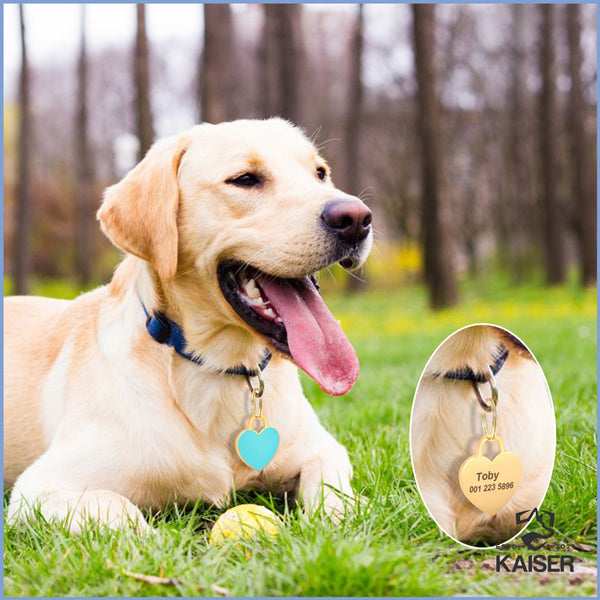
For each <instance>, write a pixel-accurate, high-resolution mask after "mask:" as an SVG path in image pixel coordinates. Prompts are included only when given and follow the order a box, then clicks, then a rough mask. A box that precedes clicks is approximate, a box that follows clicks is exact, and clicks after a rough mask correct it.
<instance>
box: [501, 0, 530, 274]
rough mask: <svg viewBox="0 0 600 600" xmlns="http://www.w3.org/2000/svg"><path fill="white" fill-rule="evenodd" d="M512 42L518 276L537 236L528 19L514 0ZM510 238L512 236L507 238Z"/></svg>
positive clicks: (511, 172) (509, 152)
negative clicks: (529, 132)
mask: <svg viewBox="0 0 600 600" xmlns="http://www.w3.org/2000/svg"><path fill="white" fill-rule="evenodd" d="M510 10H511V13H512V43H511V48H510V70H511V73H512V81H511V84H510V88H509V98H508V104H509V123H508V144H507V148H506V157H507V163H508V164H507V167H508V177H507V184H508V185H507V188H508V189H507V196H508V197H507V201H508V207H507V209H508V211H507V212H508V214H509V223H510V225H509V230H510V234H511V235H510V243H508V244H507V250H508V252H509V255H510V260H511V263H512V264H511V267H512V272H513V275H514V277H515V280H516V281H518V282H521V281H523V280H524V278H525V272H526V260H527V255H528V253H529V245H530V240H531V239H532V237H533V231H532V228H531V223H532V222H533V220H534V219H533V217H532V210H531V197H530V194H529V191H530V185H529V175H528V172H529V160H528V156H527V146H528V135H527V122H526V120H527V110H526V106H525V90H524V82H525V73H524V65H525V35H526V32H525V21H524V17H525V15H524V11H525V10H526V7H525V6H523V5H522V4H513V5H511V7H510ZM507 241H508V240H507Z"/></svg>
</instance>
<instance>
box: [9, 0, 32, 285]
mask: <svg viewBox="0 0 600 600" xmlns="http://www.w3.org/2000/svg"><path fill="white" fill-rule="evenodd" d="M19 20H20V25H21V76H20V80H19V171H18V172H19V177H18V184H17V186H18V187H17V207H16V223H15V239H14V250H13V278H14V283H15V294H26V293H27V291H28V276H29V269H30V261H31V248H30V237H31V231H30V230H31V180H30V177H31V175H30V171H29V166H30V164H31V109H30V99H29V63H28V59H27V42H26V39H25V35H26V32H25V16H24V10H23V5H22V4H19Z"/></svg>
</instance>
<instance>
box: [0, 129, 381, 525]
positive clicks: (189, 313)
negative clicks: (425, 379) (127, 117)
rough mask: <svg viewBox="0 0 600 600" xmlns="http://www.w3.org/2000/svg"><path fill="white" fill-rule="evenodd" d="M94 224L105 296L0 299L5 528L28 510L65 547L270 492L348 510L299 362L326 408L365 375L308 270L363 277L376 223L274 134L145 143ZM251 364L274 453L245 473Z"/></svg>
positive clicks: (207, 134) (298, 138)
mask: <svg viewBox="0 0 600 600" xmlns="http://www.w3.org/2000/svg"><path fill="white" fill-rule="evenodd" d="M98 218H99V220H100V223H101V227H102V230H103V231H104V232H105V234H106V235H107V236H108V237H109V238H110V240H111V241H112V242H113V243H114V244H115V245H116V246H117V247H118V248H120V249H121V250H123V251H125V252H126V253H127V256H126V258H125V259H124V260H123V262H122V263H121V264H120V265H119V266H118V268H117V269H116V272H115V275H114V277H113V279H112V281H111V283H110V284H109V285H108V286H103V287H101V288H99V289H96V290H94V291H92V292H89V293H87V294H83V295H82V296H80V297H79V298H77V299H76V300H73V301H64V300H53V299H45V298H34V297H13V298H8V299H6V301H5V306H4V323H5V347H4V357H5V359H4V360H5V364H4V373H5V388H4V392H5V395H4V428H5V429H4V477H5V486H13V490H12V495H11V499H10V507H9V518H11V519H15V518H23V517H25V516H26V515H28V514H30V513H31V511H32V509H33V507H35V506H36V505H37V506H39V507H40V508H41V512H42V514H43V515H44V517H46V518H65V517H68V518H69V523H70V527H71V529H72V530H74V531H77V530H78V529H80V527H81V524H82V522H83V520H84V519H86V518H88V517H93V518H95V519H98V520H99V521H100V522H102V523H106V524H108V525H110V526H112V527H118V526H121V525H123V524H126V523H130V522H132V521H133V522H134V523H135V524H136V525H137V526H138V527H139V528H142V529H143V528H146V527H147V525H146V523H145V521H144V519H143V517H142V513H141V512H140V508H143V509H161V508H164V507H165V506H167V505H169V503H172V502H174V501H186V500H191V501H195V500H197V499H199V498H202V499H204V500H206V501H210V502H214V503H223V502H226V500H227V498H228V495H229V493H230V491H231V490H232V489H236V490H245V489H257V490H266V489H273V488H278V489H283V490H292V489H293V490H294V491H296V492H297V493H298V494H299V496H300V497H301V499H302V500H303V501H304V502H305V504H307V505H308V506H315V505H316V504H318V503H319V502H321V501H323V502H324V505H325V508H326V509H327V510H328V511H329V512H330V513H332V512H336V511H339V510H341V507H342V502H343V500H342V498H343V496H344V495H348V496H350V495H351V494H352V490H351V487H350V478H351V474H352V469H351V466H350V463H349V460H348V455H347V452H346V450H345V449H344V448H343V447H342V446H341V445H340V444H339V443H338V442H337V441H336V440H335V439H334V438H333V437H332V436H331V435H330V434H329V433H328V432H327V431H326V430H325V429H324V428H323V427H322V425H321V424H320V423H319V420H318V418H317V416H316V415H315V413H314V411H313V410H312V408H311V406H310V404H309V403H308V401H307V400H306V398H305V397H304V395H303V393H302V389H301V387H300V381H299V377H298V373H297V369H296V366H295V365H298V366H299V367H300V368H302V369H303V370H304V371H306V373H308V374H309V375H310V376H311V377H312V378H314V379H315V380H316V381H317V382H318V384H319V385H320V386H321V387H322V388H323V389H324V390H325V391H326V392H328V393H330V394H333V395H341V394H345V393H346V392H348V391H349V390H350V388H351V387H352V385H353V384H354V382H355V380H356V378H357V376H358V360H357V357H356V354H355V352H354V350H353V348H352V346H351V345H350V343H349V341H348V340H347V338H346V337H345V335H344V333H343V331H342V329H341V327H340V325H339V323H338V321H336V319H335V318H334V317H333V316H332V314H331V313H330V312H329V310H328V309H327V307H326V306H325V304H324V303H323V301H322V300H321V297H320V295H319V293H318V291H317V289H318V286H317V285H316V280H315V279H314V277H313V273H315V272H316V271H318V270H319V269H322V268H324V267H327V266H329V265H331V264H333V263H336V262H340V263H341V264H342V266H344V267H346V268H354V267H357V266H359V265H360V264H362V263H363V261H364V260H365V258H366V256H367V254H368V252H369V250H370V246H371V241H372V234H371V225H370V222H371V213H370V211H369V209H368V208H367V207H366V206H365V205H364V204H363V203H362V202H361V201H360V200H359V199H358V198H355V197H352V196H349V195H347V194H344V193H343V192H341V191H339V190H338V189H336V188H335V186H334V185H333V183H332V182H331V179H330V174H329V168H328V166H327V164H326V163H325V161H324V160H323V158H322V157H321V156H320V155H319V153H318V151H317V150H316V149H315V147H314V146H313V145H312V144H311V143H310V142H309V140H308V139H307V138H306V137H305V136H304V135H303V134H302V132H301V131H300V130H299V129H297V128H296V127H294V126H292V125H291V124H289V123H287V122H285V121H283V120H281V119H269V120H266V121H252V120H240V121H234V122H229V123H221V124H218V125H212V124H202V125H199V126H196V127H194V128H193V129H191V130H190V131H188V132H187V133H185V134H183V135H181V136H175V137H171V138H167V139H163V140H161V141H158V142H157V143H156V144H155V145H154V146H153V147H152V148H151V149H150V151H149V152H148V154H147V155H146V157H145V158H144V159H143V160H142V161H141V162H140V163H139V164H138V165H137V166H136V167H135V168H134V169H133V170H132V171H130V172H129V173H128V174H127V175H126V176H125V178H124V179H123V180H122V181H121V182H119V183H117V184H116V185H113V186H112V187H110V188H108V189H107V190H106V193H105V196H104V201H103V203H102V206H101V208H100V210H99V212H98ZM271 354H272V356H271ZM294 363H295V364H294ZM259 367H262V368H263V378H264V381H265V393H264V397H263V413H262V414H263V416H264V417H265V419H266V421H267V422H268V425H269V426H272V427H274V428H276V429H277V430H278V431H279V434H280V445H279V449H278V450H277V452H276V454H275V457H274V458H273V459H272V461H271V462H270V463H269V464H268V466H267V467H265V468H264V469H262V470H255V469H253V468H251V467H250V466H248V465H247V464H245V462H244V461H242V460H241V458H240V456H238V454H237V452H236V437H237V436H238V434H239V433H240V432H241V431H242V430H244V429H245V428H246V427H247V424H248V420H249V417H250V416H251V415H252V414H253V412H252V407H251V402H250V393H249V390H248V383H249V382H253V385H256V379H255V378H254V375H256V374H257V369H258V368H259ZM335 490H339V491H341V492H342V494H340V493H336V491H335Z"/></svg>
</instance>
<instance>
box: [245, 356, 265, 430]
mask: <svg viewBox="0 0 600 600" xmlns="http://www.w3.org/2000/svg"><path fill="white" fill-rule="evenodd" d="M256 378H257V379H258V387H254V385H252V381H251V380H250V375H246V381H247V382H248V387H249V388H250V393H251V394H252V399H251V402H252V414H253V415H254V416H255V417H257V418H262V405H263V394H264V393H265V380H264V379H263V377H262V371H261V368H260V365H256ZM257 400H258V412H257V411H256V401H257Z"/></svg>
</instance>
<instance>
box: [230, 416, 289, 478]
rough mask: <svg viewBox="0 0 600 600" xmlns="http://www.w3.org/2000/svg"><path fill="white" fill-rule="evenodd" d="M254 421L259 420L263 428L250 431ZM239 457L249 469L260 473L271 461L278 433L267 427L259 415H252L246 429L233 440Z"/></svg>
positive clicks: (264, 420)
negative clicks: (257, 430)
mask: <svg viewBox="0 0 600 600" xmlns="http://www.w3.org/2000/svg"><path fill="white" fill-rule="evenodd" d="M254 419H261V420H262V422H263V425H264V427H263V428H262V429H261V430H260V431H259V432H256V431H254V429H252V422H253V421H254ZM235 448H236V450H237V453H238V454H239V457H240V458H241V459H242V460H243V461H244V462H245V463H246V464H247V465H248V466H249V467H251V468H253V469H255V470H256V471H262V470H263V469H264V468H265V467H266V466H267V465H268V464H269V463H270V462H271V461H272V460H273V457H274V456H275V454H276V453H277V449H278V448H279V431H277V429H275V427H268V426H267V420H266V419H265V418H264V417H263V416H262V415H261V416H258V415H253V416H251V417H250V420H249V421H248V428H247V429H244V430H243V431H241V432H240V434H239V435H238V436H237V439H236V440H235Z"/></svg>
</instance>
